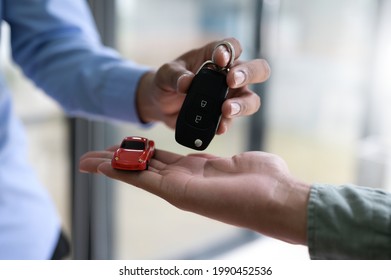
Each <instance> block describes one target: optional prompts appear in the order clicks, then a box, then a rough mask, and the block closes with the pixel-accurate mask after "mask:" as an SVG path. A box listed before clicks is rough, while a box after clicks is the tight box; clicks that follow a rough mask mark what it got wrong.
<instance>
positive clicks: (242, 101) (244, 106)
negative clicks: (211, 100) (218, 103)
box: [221, 89, 261, 119]
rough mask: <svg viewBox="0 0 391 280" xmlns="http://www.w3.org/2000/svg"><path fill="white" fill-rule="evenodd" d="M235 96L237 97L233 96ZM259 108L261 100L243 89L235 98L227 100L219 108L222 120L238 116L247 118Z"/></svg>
mask: <svg viewBox="0 0 391 280" xmlns="http://www.w3.org/2000/svg"><path fill="white" fill-rule="evenodd" d="M235 95H238V93H237V94H235ZM260 107H261V98H260V97H259V95H257V94H256V93H254V92H252V91H250V90H245V89H243V92H240V95H239V96H237V97H232V98H228V99H226V100H225V101H224V103H223V105H222V107H221V113H222V117H223V118H228V119H230V118H233V117H238V116H249V115H252V114H254V113H255V112H257V111H258V110H259V108H260Z"/></svg>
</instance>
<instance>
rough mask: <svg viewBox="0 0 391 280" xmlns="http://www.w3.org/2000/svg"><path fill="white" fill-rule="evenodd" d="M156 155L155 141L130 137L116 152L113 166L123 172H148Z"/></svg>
mask: <svg viewBox="0 0 391 280" xmlns="http://www.w3.org/2000/svg"><path fill="white" fill-rule="evenodd" d="M154 154H155V142H154V141H152V140H148V139H147V138H144V137H138V136H128V137H125V138H124V140H122V143H121V146H120V147H119V148H118V149H117V150H116V151H115V152H114V155H113V159H112V160H111V166H112V167H113V168H115V169H122V170H146V169H148V165H149V162H150V161H151V158H152V157H153V155H154Z"/></svg>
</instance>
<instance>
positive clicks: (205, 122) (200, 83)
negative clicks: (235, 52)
mask: <svg viewBox="0 0 391 280" xmlns="http://www.w3.org/2000/svg"><path fill="white" fill-rule="evenodd" d="M226 75H227V70H225V69H222V68H220V67H219V66H217V65H216V64H215V63H214V62H213V61H206V62H205V63H204V64H203V65H202V66H201V68H200V70H199V71H198V72H197V74H196V75H195V76H194V78H193V81H192V83H191V85H190V87H189V90H188V93H187V95H186V98H185V101H184V102H183V105H182V108H181V110H180V112H179V115H178V119H177V123H176V130H175V140H176V141H177V142H178V143H179V144H181V145H183V146H186V147H188V148H191V149H195V150H205V149H206V148H207V147H208V145H209V143H210V142H211V141H212V139H213V137H214V135H215V134H216V129H217V127H218V125H219V123H220V118H221V106H222V104H223V102H224V100H225V98H226V96H227V93H228V85H227V82H226Z"/></svg>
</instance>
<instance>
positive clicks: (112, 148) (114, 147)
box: [105, 145, 119, 152]
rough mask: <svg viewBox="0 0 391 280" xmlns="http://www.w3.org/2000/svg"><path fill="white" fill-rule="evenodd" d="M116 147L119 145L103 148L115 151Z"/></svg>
mask: <svg viewBox="0 0 391 280" xmlns="http://www.w3.org/2000/svg"><path fill="white" fill-rule="evenodd" d="M118 148H119V145H114V146H111V147H108V148H106V149H105V150H106V151H109V152H115V151H116V150H117V149H118Z"/></svg>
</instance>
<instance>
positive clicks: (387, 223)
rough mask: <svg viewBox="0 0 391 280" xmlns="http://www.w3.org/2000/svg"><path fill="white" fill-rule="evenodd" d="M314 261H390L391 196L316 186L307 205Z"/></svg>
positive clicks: (361, 189) (370, 190) (367, 190)
mask: <svg viewBox="0 0 391 280" xmlns="http://www.w3.org/2000/svg"><path fill="white" fill-rule="evenodd" d="M307 210H308V225H307V227H308V228H307V231H308V248H309V253H310V257H311V259H391V194H390V193H385V192H383V191H381V190H379V189H374V188H367V187H359V186H353V185H343V186H332V185H321V184H315V185H313V186H312V188H311V193H310V198H309V203H308V209H307Z"/></svg>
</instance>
